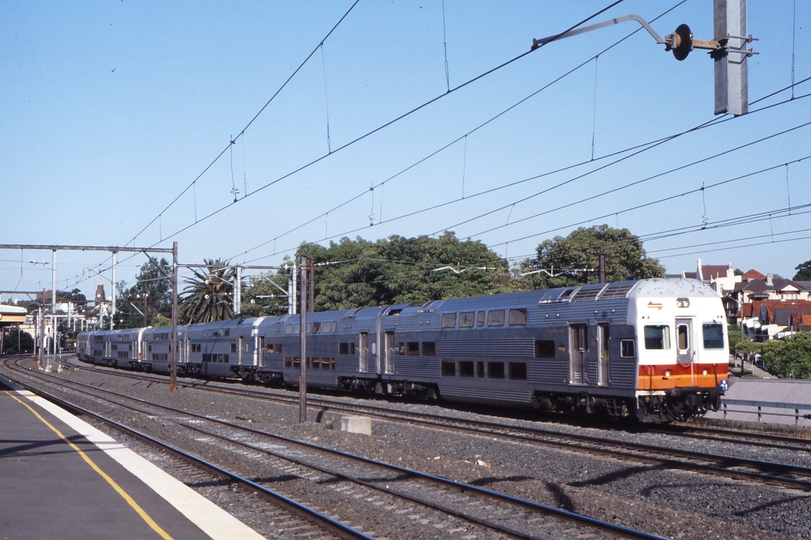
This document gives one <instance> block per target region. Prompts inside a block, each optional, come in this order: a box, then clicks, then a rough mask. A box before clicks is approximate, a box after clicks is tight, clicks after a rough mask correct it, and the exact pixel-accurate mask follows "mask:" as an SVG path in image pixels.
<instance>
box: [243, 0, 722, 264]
mask: <svg viewBox="0 0 811 540" xmlns="http://www.w3.org/2000/svg"><path fill="white" fill-rule="evenodd" d="M684 1H685V0H682V1H681V2H678V3H677V4H676V5H674V6H672V7H671V8H669V9H667V10H666V11H664V12H663V13H661V14H660V15H658V16H657V17H655V18H654V19H652V22H653V21H656V20H657V19H659V18H661V17H663V16H664V15H666V14H667V13H669V12H670V11H672V10H674V9H675V8H676V7H678V6H680V5H681V4H683V3H684ZM603 11H605V10H603ZM593 17H594V15H593V16H592V17H590V18H593ZM587 20H589V19H587ZM584 22H585V21H584ZM580 24H583V23H582V22H581V23H580ZM572 28H574V27H572ZM569 30H571V28H570V29H569ZM569 30H566V32H568V31H569ZM640 30H641V29H636V30H634V31H632V32H630V33H629V34H627V35H626V36H624V37H622V38H621V39H619V40H617V41H616V42H614V43H613V44H611V45H609V46H608V47H606V48H604V49H603V50H602V51H601V52H599V53H598V55H597V56H599V55H601V54H605V53H606V52H607V51H609V50H611V49H612V48H614V47H616V46H618V45H619V44H620V43H622V42H624V41H625V40H627V39H629V38H630V37H631V36H633V35H634V34H636V33H637V32H639V31H640ZM566 32H563V33H566ZM563 33H561V35H562V34H563ZM550 42H551V41H550ZM522 56H524V55H522ZM519 58H520V57H519ZM594 58H595V56H591V57H589V58H588V59H587V60H585V61H583V62H581V63H580V64H578V65H577V66H575V67H573V68H571V69H570V70H568V71H567V72H565V73H563V74H562V75H560V76H558V77H556V78H555V79H553V80H552V81H550V82H548V83H546V84H544V85H543V86H541V87H540V88H539V89H537V90H535V91H534V92H532V93H530V94H529V95H527V96H525V97H524V98H522V99H520V100H518V101H517V102H515V103H513V104H512V105H510V106H509V107H506V108H505V109H503V110H501V111H500V112H498V113H497V114H495V115H493V116H491V117H490V118H488V119H487V120H485V121H484V122H482V123H480V124H478V125H477V126H475V127H474V128H473V129H470V130H468V131H467V132H466V133H464V134H463V135H461V136H459V137H457V138H455V139H453V140H452V141H450V142H448V143H446V144H444V145H442V146H440V147H439V148H437V149H436V150H434V151H432V152H429V153H428V154H427V155H425V156H424V157H422V158H420V159H419V160H417V161H415V162H414V163H412V164H411V165H409V166H407V167H405V168H403V169H401V170H400V171H398V172H397V173H395V174H393V175H391V176H389V177H387V178H386V179H384V180H382V181H380V182H379V183H377V184H375V187H377V186H383V185H385V184H387V183H388V182H391V181H393V180H395V179H396V178H398V177H401V176H402V175H403V174H405V173H406V172H408V171H410V170H412V169H414V168H415V167H417V166H419V165H421V164H422V163H425V162H426V161H428V160H429V159H431V158H433V157H435V156H437V155H439V154H440V153H442V152H443V151H445V150H447V149H449V148H451V147H452V146H453V145H455V144H456V143H458V142H460V141H464V143H465V160H466V159H467V157H466V156H467V137H468V136H469V135H472V134H473V133H475V132H477V131H479V130H481V129H483V128H484V127H486V126H488V125H489V124H491V123H492V122H494V121H496V120H497V119H499V118H501V117H503V116H504V115H506V114H507V113H508V112H510V111H512V110H514V109H515V108H517V107H519V106H520V105H522V104H523V103H525V102H527V101H528V100H530V99H531V98H533V97H535V96H536V95H538V94H539V93H541V92H543V91H545V90H547V89H548V88H550V87H552V86H554V85H555V84H557V83H558V82H560V81H562V80H564V79H565V78H566V77H568V76H570V75H572V74H573V73H575V72H576V71H578V70H579V69H581V68H583V67H584V66H587V65H588V64H589V63H590V62H591V61H592V60H593V59H594ZM504 65H506V64H502V66H504ZM491 71H492V70H491ZM717 121H720V119H718V118H716V119H713V120H712V121H711V122H717ZM666 139H667V137H665V138H662V139H658V140H656V141H651V142H647V143H643V144H640V145H636V146H633V147H631V148H626V149H624V150H620V151H618V152H614V153H611V154H607V155H606V156H602V157H601V158H598V159H606V158H608V157H612V156H615V155H621V154H623V153H625V152H628V151H632V150H634V149H636V148H642V147H645V146H647V145H649V144H654V143H656V142H659V141H664V140H666ZM590 161H594V158H593V157H592V160H590ZM587 163H589V160H586V161H583V162H579V163H576V164H573V165H569V166H566V167H562V168H559V169H557V170H554V171H549V172H547V173H543V174H540V175H536V176H532V177H529V178H525V179H523V180H519V181H516V182H513V183H508V184H505V185H501V186H497V187H495V188H492V189H489V190H485V191H482V192H479V193H477V194H475V195H468V196H467V197H466V198H473V197H478V196H483V195H487V194H490V193H493V192H495V191H499V190H502V189H506V188H509V187H513V186H515V185H518V184H521V183H524V182H528V181H531V180H535V179H538V178H541V177H543V176H548V175H551V174H555V173H558V172H562V171H565V170H568V169H572V168H576V167H579V166H581V165H584V164H587ZM463 189H464V186H463ZM365 194H366V190H364V191H361V192H359V193H357V194H356V195H354V196H352V197H350V198H349V199H347V200H345V201H344V202H342V203H339V204H338V205H336V206H334V207H332V208H330V209H329V210H327V211H325V212H323V213H322V214H320V215H318V216H315V217H313V218H311V219H309V220H307V221H305V222H303V223H301V224H299V225H296V226H294V227H292V228H290V229H288V230H287V231H285V232H284V233H281V234H279V235H277V236H275V237H274V238H273V239H271V240H267V241H265V242H262V243H260V244H258V245H257V246H254V247H252V248H250V249H248V250H245V251H243V252H241V253H239V254H238V255H245V254H247V253H250V252H252V251H255V250H257V249H260V248H262V247H263V246H265V245H268V244H270V243H274V245H275V242H276V241H277V240H278V239H279V238H282V237H284V236H287V235H289V234H291V233H293V232H295V231H297V230H299V229H301V228H303V227H305V226H307V225H309V224H311V223H313V222H315V221H317V220H319V219H321V218H324V219H326V216H328V215H329V214H330V213H333V212H335V211H337V210H339V209H340V208H343V207H345V206H347V205H349V204H351V203H352V202H354V201H356V200H358V199H359V198H361V197H363V196H364V195H365ZM464 198H465V197H462V198H460V199H455V200H453V201H448V202H445V203H440V204H438V205H434V206H430V207H427V208H424V209H421V210H417V211H414V212H411V213H408V214H405V215H402V216H398V217H396V218H394V220H397V219H402V218H404V217H410V216H413V215H416V214H419V213H422V212H425V211H429V210H434V209H437V208H441V207H443V206H447V205H449V204H453V203H455V202H458V201H460V200H463V199H464ZM390 221H392V220H391V219H390V220H387V221H386V222H390ZM381 223H383V220H382V212H381V220H380V221H378V224H381ZM358 230H360V229H354V230H351V231H347V232H345V233H342V234H350V233H354V232H357V231H358ZM338 236H340V235H338ZM335 237H336V236H335V235H333V236H332V238H335ZM329 238H330V236H329V235H327V234H325V235H324V239H329ZM238 255H237V256H238ZM262 258H265V257H262Z"/></svg>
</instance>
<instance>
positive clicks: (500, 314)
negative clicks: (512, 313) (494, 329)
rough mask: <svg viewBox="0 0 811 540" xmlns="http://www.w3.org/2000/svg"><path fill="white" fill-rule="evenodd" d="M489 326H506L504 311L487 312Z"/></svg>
mask: <svg viewBox="0 0 811 540" xmlns="http://www.w3.org/2000/svg"><path fill="white" fill-rule="evenodd" d="M487 326H504V310H503V309H494V310H493V311H488V312H487Z"/></svg>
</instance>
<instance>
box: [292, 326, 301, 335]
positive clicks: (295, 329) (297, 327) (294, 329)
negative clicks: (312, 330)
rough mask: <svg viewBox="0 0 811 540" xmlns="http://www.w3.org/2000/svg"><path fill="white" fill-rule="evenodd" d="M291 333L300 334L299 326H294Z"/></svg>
mask: <svg viewBox="0 0 811 540" xmlns="http://www.w3.org/2000/svg"><path fill="white" fill-rule="evenodd" d="M293 333H294V334H301V325H300V324H294V325H293Z"/></svg>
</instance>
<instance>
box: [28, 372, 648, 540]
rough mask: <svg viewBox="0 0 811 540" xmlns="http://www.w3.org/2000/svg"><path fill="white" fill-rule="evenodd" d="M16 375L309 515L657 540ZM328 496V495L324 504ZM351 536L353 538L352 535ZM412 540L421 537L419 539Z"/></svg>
mask: <svg viewBox="0 0 811 540" xmlns="http://www.w3.org/2000/svg"><path fill="white" fill-rule="evenodd" d="M15 373H16V374H17V375H18V376H20V377H21V378H25V377H28V378H29V379H30V378H36V379H37V380H38V381H40V383H42V381H47V382H48V383H53V384H59V385H61V386H63V387H65V386H66V387H69V388H70V389H71V390H72V391H73V392H81V393H83V394H85V395H89V396H93V399H95V400H97V401H98V400H103V401H105V402H106V403H108V404H109V406H110V407H113V408H126V411H127V414H128V415H129V414H132V413H133V412H137V413H139V414H140V415H143V416H144V417H146V418H155V417H160V418H161V419H162V421H169V422H171V423H172V424H173V425H174V426H176V429H177V430H188V431H190V432H193V433H194V434H195V435H193V438H195V439H196V440H197V442H204V443H206V444H208V445H209V447H210V446H216V447H219V448H221V449H226V448H227V449H229V450H228V452H231V453H236V454H238V455H240V456H241V460H240V461H241V462H242V463H245V464H247V466H249V468H250V464H252V463H253V464H254V465H253V466H255V467H256V469H257V470H249V471H247V472H245V473H242V475H243V476H239V475H238V474H237V477H239V478H243V480H240V482H242V481H247V482H253V484H250V483H249V484H246V485H248V486H249V487H251V488H252V489H258V488H263V489H267V488H265V487H264V485H265V484H268V483H269V484H270V485H271V486H273V488H272V489H273V492H274V493H277V490H280V491H282V492H284V491H290V490H286V486H288V485H290V484H291V483H298V484H301V483H308V484H309V485H310V487H311V488H312V487H313V486H318V489H309V490H300V489H298V490H293V493H294V494H295V495H290V494H287V495H283V497H284V498H286V499H287V498H290V497H292V496H295V498H297V499H298V498H300V497H302V494H304V495H305V497H307V496H308V497H309V500H310V501H311V502H306V501H305V502H304V504H305V505H306V506H307V507H309V508H311V509H312V508H315V507H318V506H319V505H322V506H323V502H322V501H323V500H325V499H327V500H329V499H336V498H339V499H341V500H343V501H347V500H349V501H352V500H353V499H354V500H356V501H365V503H363V504H364V505H367V506H368V507H369V508H370V509H374V510H375V511H376V512H375V513H376V514H378V513H379V511H380V510H382V511H384V515H386V514H387V515H389V516H393V515H396V514H399V515H401V516H402V515H405V518H406V520H411V521H413V520H414V518H415V517H416V518H417V521H418V522H420V525H422V526H424V527H429V528H430V527H433V528H435V529H443V530H446V531H449V532H452V533H460V532H463V531H464V532H465V533H466V534H467V536H466V537H469V538H476V537H482V538H484V537H492V536H493V535H494V534H495V535H496V537H515V538H539V537H542V538H551V537H555V538H567V537H581V535H583V534H585V535H587V536H590V537H597V538H616V537H623V538H625V537H627V538H659V537H658V536H655V535H652V534H648V533H646V532H643V531H637V530H633V529H630V528H626V527H622V526H618V525H616V524H614V523H610V522H605V521H602V520H598V519H594V518H589V517H587V516H583V515H580V514H577V513H574V512H570V511H566V510H561V509H560V508H555V507H550V506H547V505H542V504H539V503H536V502H533V501H530V500H526V499H521V498H518V497H513V496H509V495H506V494H503V493H499V492H496V491H492V490H488V489H484V488H482V487H479V486H474V485H470V484H465V483H461V482H457V481H453V480H449V479H446V478H443V477H440V476H436V475H432V474H426V473H422V472H420V471H417V470H414V469H408V468H404V467H399V466H396V465H392V464H388V463H384V462H381V461H377V460H373V459H369V458H365V457H361V456H357V455H352V454H349V453H346V452H339V451H336V450H333V449H330V448H326V447H323V446H319V445H316V444H313V443H310V442H304V441H299V440H294V439H291V438H289V437H284V436H281V435H278V434H274V433H269V432H267V431H262V430H258V429H254V428H250V427H245V426H242V425H237V424H234V423H232V422H228V421H225V420H221V419H216V418H210V417H207V416H205V415H199V414H195V413H191V412H189V411H185V410H182V409H179V408H177V407H173V406H170V405H165V404H157V403H153V402H149V401H147V400H144V399H140V398H136V397H133V396H129V395H125V394H122V393H120V392H113V391H111V390H108V389H103V388H99V387H97V386H93V385H87V384H84V383H79V382H77V381H71V380H69V379H65V378H63V377H55V376H53V375H49V374H42V373H36V372H31V371H28V370H22V371H21V368H19V367H17V368H16V371H15ZM30 382H31V381H30V380H29V383H30ZM70 406H71V407H74V408H75V407H76V406H75V405H72V404H71V405H70ZM83 412H85V411H83ZM85 413H86V412H85ZM118 429H124V428H123V427H118ZM164 444H165V443H164ZM257 461H261V466H257V465H255V464H256V462H257ZM206 463H209V462H208V461H206ZM211 466H213V467H218V466H217V465H211ZM259 469H261V471H260V470H259ZM218 472H219V471H218ZM220 474H222V472H220ZM244 476H250V477H259V478H263V479H265V481H263V482H262V483H261V484H260V483H258V482H257V481H255V480H254V481H251V480H247V479H244ZM272 479H275V480H276V481H275V482H274V481H273V480H272ZM293 480H296V482H293ZM325 490H331V491H332V493H330V494H329V496H325V494H324V492H325ZM341 510H342V508H340V505H339V507H336V508H332V513H333V514H338V516H337V517H331V518H330V519H333V520H335V521H336V522H338V523H342V524H343V525H346V523H347V522H351V523H354V520H356V519H357V515H355V514H353V513H352V512H350V513H349V514H351V515H350V517H347V514H346V513H345V512H342V511H341ZM385 511H388V512H387V513H386V512H385ZM313 512H315V515H317V516H322V515H323V514H321V512H318V511H317V510H313ZM341 514H343V515H341ZM418 516H423V517H418ZM394 521H396V520H394ZM379 527H380V525H378V528H379ZM359 528H360V529H361V530H363V531H367V532H368V531H374V532H369V534H375V532H376V527H375V526H374V524H370V523H368V522H364V523H363V525H362V526H361V527H359ZM349 529H350V530H352V531H354V529H352V528H351V527H349ZM537 531H543V536H537ZM354 532H357V531H354ZM333 534H334V533H333ZM359 534H363V533H359ZM383 535H384V536H391V535H392V533H390V532H389V533H386V532H385V531H384V533H383ZM416 535H417V536H419V532H417V533H416ZM592 535H593V536H592ZM360 537H362V536H360Z"/></svg>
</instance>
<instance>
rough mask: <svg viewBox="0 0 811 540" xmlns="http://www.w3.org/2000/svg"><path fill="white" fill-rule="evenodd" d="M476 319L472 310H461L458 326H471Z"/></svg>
mask: <svg viewBox="0 0 811 540" xmlns="http://www.w3.org/2000/svg"><path fill="white" fill-rule="evenodd" d="M475 321H476V313H475V312H473V311H463V312H462V313H460V314H459V328H473V324H474V323H475Z"/></svg>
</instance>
